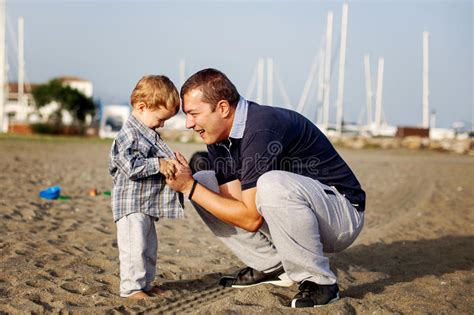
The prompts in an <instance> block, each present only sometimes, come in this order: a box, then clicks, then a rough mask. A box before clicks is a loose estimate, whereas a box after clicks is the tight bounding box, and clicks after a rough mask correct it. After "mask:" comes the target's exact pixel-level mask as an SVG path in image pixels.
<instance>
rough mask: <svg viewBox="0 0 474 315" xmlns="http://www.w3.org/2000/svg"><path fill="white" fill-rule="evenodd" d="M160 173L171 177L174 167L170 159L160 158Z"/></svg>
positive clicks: (168, 177) (167, 177) (174, 171)
mask: <svg viewBox="0 0 474 315" xmlns="http://www.w3.org/2000/svg"><path fill="white" fill-rule="evenodd" d="M160 173H161V174H163V175H164V176H165V178H166V179H172V178H173V177H174V174H175V173H176V167H175V165H174V164H173V163H171V160H165V159H160Z"/></svg>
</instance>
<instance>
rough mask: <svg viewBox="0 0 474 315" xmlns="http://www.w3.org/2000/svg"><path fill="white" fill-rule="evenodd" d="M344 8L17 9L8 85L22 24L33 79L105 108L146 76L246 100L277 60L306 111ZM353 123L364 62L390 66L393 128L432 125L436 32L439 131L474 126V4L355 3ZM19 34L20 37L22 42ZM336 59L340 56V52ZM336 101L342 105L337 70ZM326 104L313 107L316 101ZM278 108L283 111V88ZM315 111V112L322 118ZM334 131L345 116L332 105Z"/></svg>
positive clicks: (101, 4) (174, 4) (77, 4)
mask: <svg viewBox="0 0 474 315" xmlns="http://www.w3.org/2000/svg"><path fill="white" fill-rule="evenodd" d="M342 3H343V2H341V1H225V2H217V1H208V2H203V1H133V2H131V1H105V0H97V1H41V0H37V1H33V0H30V1H20V0H17V1H8V0H7V19H8V25H9V26H8V27H9V29H8V31H7V42H8V49H9V51H8V54H9V64H10V73H9V78H10V80H12V81H15V80H16V78H17V61H16V52H15V45H16V44H15V42H16V38H15V36H16V35H14V34H16V29H17V19H18V17H19V16H23V17H24V18H25V59H26V74H27V78H28V79H29V81H30V82H33V83H41V82H45V81H47V80H49V79H52V78H54V77H56V76H61V75H73V76H79V77H82V78H84V79H88V80H91V81H92V82H93V84H94V98H96V99H99V100H100V101H101V102H102V103H104V104H112V103H127V102H128V97H129V94H130V92H131V90H132V89H133V87H134V85H135V83H136V82H137V81H138V79H139V78H140V77H141V76H142V75H144V74H165V75H167V76H169V77H170V78H171V79H172V80H173V81H174V82H175V83H176V84H177V85H179V66H178V65H179V61H180V60H181V59H183V58H184V59H185V60H186V65H187V69H186V72H187V75H190V74H192V73H194V72H196V71H198V70H200V69H202V68H206V67H214V68H218V69H220V70H222V71H223V72H225V73H226V74H227V75H228V76H229V77H230V79H231V80H232V81H234V83H235V84H236V86H237V88H238V89H239V91H240V92H241V93H242V94H245V92H246V90H247V87H248V85H249V82H250V80H251V78H252V74H253V72H254V69H255V66H256V63H257V59H258V58H259V57H272V58H273V60H274V65H275V71H276V72H277V73H278V75H279V77H280V78H281V80H282V81H283V84H284V85H285V88H286V90H287V92H288V95H289V97H290V99H291V101H292V103H293V104H294V105H295V104H296V103H297V102H298V100H299V98H300V96H301V93H302V90H303V86H304V83H305V80H306V78H307V76H308V72H309V68H310V66H311V63H312V60H313V58H314V56H315V54H316V53H317V52H318V50H319V46H320V42H321V38H322V37H323V36H324V34H325V29H326V19H327V12H328V11H329V10H332V11H333V12H334V36H335V37H334V39H333V53H334V52H337V48H336V45H337V43H339V39H338V38H339V33H340V20H341V11H342ZM348 3H349V26H348V42H347V55H346V80H345V89H344V91H345V97H344V104H345V113H344V119H345V120H348V121H357V120H358V119H359V117H365V115H363V113H364V110H365V109H364V108H365V79H364V67H363V56H364V54H366V53H369V54H370V56H371V69H372V76H373V77H375V74H376V67H377V58H378V57H379V56H383V57H384V58H385V73H384V85H383V88H384V91H383V107H384V114H385V117H386V120H387V122H388V123H389V124H393V125H421V121H422V111H421V100H422V32H423V31H425V30H426V31H428V32H430V107H431V109H434V110H436V112H437V125H438V126H442V127H449V126H450V125H451V124H452V122H454V121H465V122H466V123H468V124H470V123H471V122H472V120H473V117H474V114H473V107H474V104H473V103H474V102H473V93H472V90H473V72H474V70H473V57H472V56H473V11H474V8H473V4H472V1H456V0H450V1H385V0H381V1H348ZM11 35H14V36H11ZM334 56H338V54H335V55H334ZM333 64H334V69H333V76H332V78H333V79H332V87H331V103H332V104H334V103H335V100H336V91H337V73H338V71H337V65H338V60H337V59H336V60H334V63H333ZM314 98H315V97H312V99H314ZM274 104H275V105H283V98H282V97H281V94H280V93H279V90H278V88H277V86H276V85H275V87H274ZM315 106H316V105H315V102H314V101H313V100H312V102H311V103H308V104H307V107H306V110H305V114H306V115H308V116H310V117H311V118H313V117H314V113H315ZM330 116H331V121H334V120H335V107H331V114H330Z"/></svg>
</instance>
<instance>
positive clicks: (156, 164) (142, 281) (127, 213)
mask: <svg viewBox="0 0 474 315" xmlns="http://www.w3.org/2000/svg"><path fill="white" fill-rule="evenodd" d="M130 101H131V104H132V114H131V115H130V117H129V119H128V120H127V122H126V123H125V124H124V126H123V127H122V129H121V130H120V132H119V134H118V135H117V138H116V139H115V141H114V142H113V144H112V149H111V152H110V160H109V172H110V174H111V175H112V178H113V191H112V212H113V216H114V220H115V222H116V224H117V244H118V249H119V259H120V296H122V297H128V298H130V299H148V298H149V293H155V292H156V291H157V289H156V287H153V285H152V282H153V280H154V277H155V269H156V251H157V238H156V231H155V224H154V223H155V221H157V220H158V219H159V218H180V217H183V207H182V204H183V198H182V195H181V194H178V193H176V192H175V191H174V190H172V189H171V188H170V187H169V186H167V185H166V182H165V177H172V176H173V175H174V171H175V169H174V165H173V164H172V163H170V162H167V161H166V160H167V159H173V158H174V154H173V151H171V149H170V148H169V147H168V146H167V145H166V143H165V142H163V140H162V139H161V137H160V134H159V133H158V132H157V131H155V129H156V128H159V127H163V126H164V122H165V121H166V120H168V119H169V118H171V117H172V116H174V115H176V113H177V112H178V110H179V96H178V91H177V90H176V87H175V86H174V84H173V83H172V82H171V81H170V79H168V78H167V77H165V76H159V75H150V76H145V77H143V78H142V79H141V80H140V81H139V82H138V83H137V85H136V87H135V89H134V90H133V92H132V95H131V97H130Z"/></svg>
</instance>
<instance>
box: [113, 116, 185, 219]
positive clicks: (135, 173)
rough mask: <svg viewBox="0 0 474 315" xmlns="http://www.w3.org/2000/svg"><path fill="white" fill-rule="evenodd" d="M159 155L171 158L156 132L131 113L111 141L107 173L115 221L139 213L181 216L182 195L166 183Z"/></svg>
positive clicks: (165, 145) (170, 152)
mask: <svg viewBox="0 0 474 315" xmlns="http://www.w3.org/2000/svg"><path fill="white" fill-rule="evenodd" d="M160 158H166V159H174V154H173V151H172V150H171V149H170V148H169V147H168V145H167V144H166V143H165V142H164V141H163V140H162V139H161V137H160V135H159V133H158V132H156V131H154V130H152V129H150V128H148V127H147V126H145V125H144V124H143V123H142V122H141V121H140V120H138V119H137V118H136V117H134V116H133V115H130V117H129V118H128V120H127V122H126V123H125V125H124V126H123V127H122V129H121V130H120V132H119V134H118V135H117V138H116V139H115V140H114V142H113V144H112V149H111V152H110V158H109V172H110V175H111V176H112V178H113V184H114V186H113V191H112V213H113V216H114V221H118V220H119V219H120V218H122V217H123V216H126V215H128V214H130V213H134V212H141V213H145V214H148V215H150V216H152V217H155V218H157V219H158V218H181V217H183V216H184V211H183V206H182V204H183V195H182V194H180V193H177V192H175V191H174V190H173V189H171V188H170V187H169V186H168V185H166V182H165V178H164V176H163V175H162V174H160V162H159V159H160Z"/></svg>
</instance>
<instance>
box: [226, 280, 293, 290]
mask: <svg viewBox="0 0 474 315" xmlns="http://www.w3.org/2000/svg"><path fill="white" fill-rule="evenodd" d="M262 284H272V285H274V286H277V287H291V286H292V285H293V281H291V280H272V281H262V282H258V283H254V284H246V285H242V284H234V285H232V286H231V287H232V288H236V289H242V288H250V287H255V286H257V285H262Z"/></svg>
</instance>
